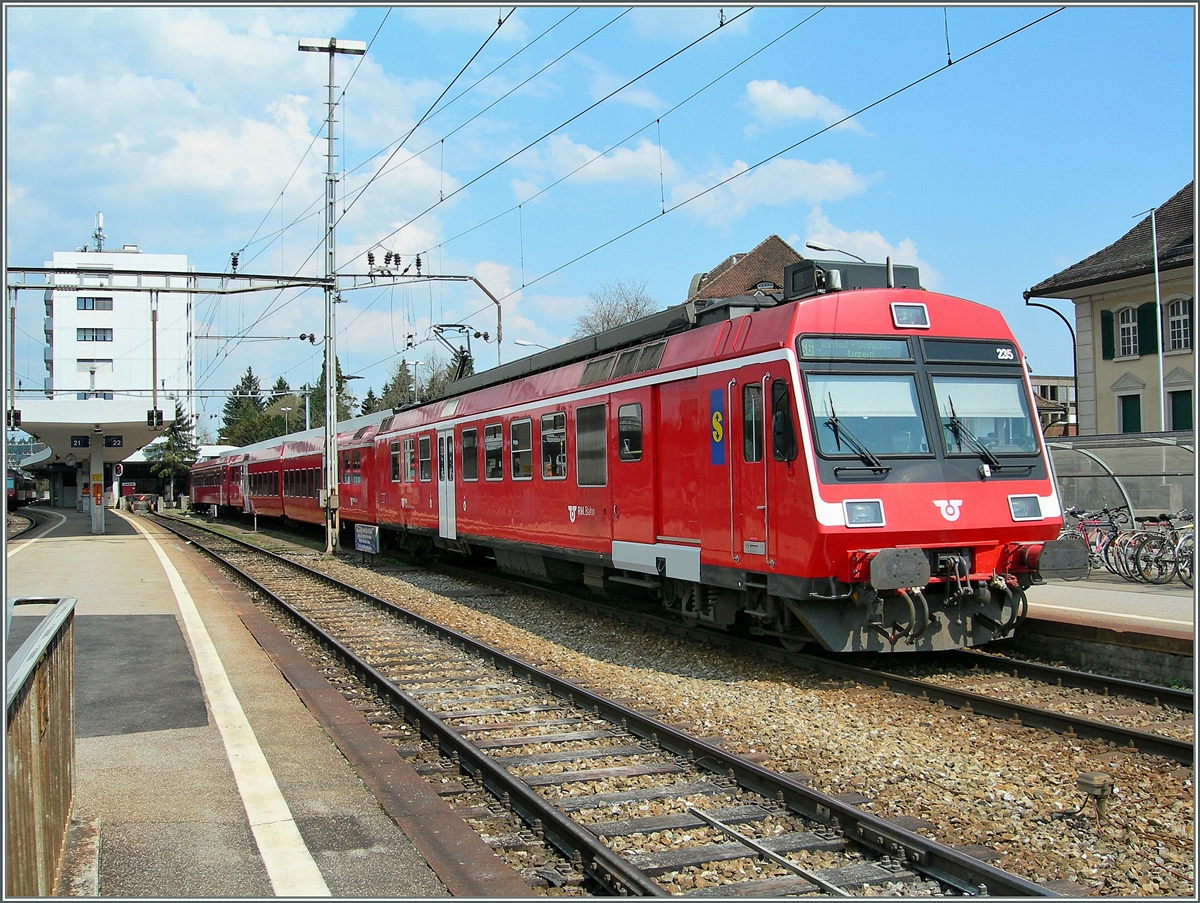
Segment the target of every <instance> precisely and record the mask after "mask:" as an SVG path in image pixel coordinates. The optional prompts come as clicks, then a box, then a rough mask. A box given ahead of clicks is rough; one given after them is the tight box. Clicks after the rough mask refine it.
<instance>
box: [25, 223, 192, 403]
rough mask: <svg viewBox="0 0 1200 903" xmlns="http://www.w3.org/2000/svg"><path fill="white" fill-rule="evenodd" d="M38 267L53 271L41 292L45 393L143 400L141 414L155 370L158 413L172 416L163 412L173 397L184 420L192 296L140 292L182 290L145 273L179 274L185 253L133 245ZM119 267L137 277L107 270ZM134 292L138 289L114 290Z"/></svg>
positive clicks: (66, 256)
mask: <svg viewBox="0 0 1200 903" xmlns="http://www.w3.org/2000/svg"><path fill="white" fill-rule="evenodd" d="M46 266H47V267H53V268H54V269H55V270H57V271H59V272H56V273H55V274H54V284H55V286H57V287H56V288H54V289H47V290H46V296H45V305H46V316H45V321H44V326H43V329H44V331H45V335H46V348H45V354H44V359H45V365H46V380H45V391H46V396H47V397H49V398H53V399H55V400H60V399H62V400H66V399H72V398H73V399H77V400H79V401H115V400H117V399H118V398H122V399H144V403H143V402H140V401H139V404H140V405H142V406H143V407H145V408H147V409H149V408H150V407H151V400H152V396H153V393H152V391H151V390H152V389H153V387H154V384H153V380H154V378H155V375H156V371H157V379H158V390H159V407H160V408H162V409H163V411H164V415H165V416H166V417H168V418H170V417H173V416H174V402H172V403H171V404H170V405H169V407H170V408H171V410H170V411H167V410H166V408H167V407H168V405H167V404H165V403H164V400H165V399H166V396H174V397H175V398H178V399H179V400H180V401H181V402H183V405H184V411H185V413H187V414H189V415H190V414H191V405H192V391H191V390H192V381H193V374H192V360H191V351H190V349H191V336H192V295H191V294H185V293H177V292H167V291H162V292H150V291H146V290H145V289H146V288H157V287H160V286H161V287H163V288H167V287H170V288H187V287H188V281H189V280H188V279H187V278H186V277H185V276H162V277H148V276H147V274H153V273H186V272H188V269H189V268H188V261H187V256H186V255H184V254H144V253H142V252H141V251H139V250H138V248H137V246H136V245H125V246H124V247H123V248H122V249H121V250H119V251H56V252H55V254H54V260H53V261H47V262H46ZM64 269H66V270H70V271H73V272H66V273H64V272H61V271H62V270H64ZM121 270H137V271H138V275H121V274H120V273H119V272H114V271H121ZM138 287H141V288H142V289H143V290H142V291H130V290H126V291H122V288H125V289H135V288H138ZM155 305H156V306H157V314H158V316H157V330H155V325H156V324H155V323H154V322H153V321H152V315H153V307H154V306H155ZM156 331H157V336H155V332H156ZM156 351H157V367H156V366H155V360H154V358H155V352H156Z"/></svg>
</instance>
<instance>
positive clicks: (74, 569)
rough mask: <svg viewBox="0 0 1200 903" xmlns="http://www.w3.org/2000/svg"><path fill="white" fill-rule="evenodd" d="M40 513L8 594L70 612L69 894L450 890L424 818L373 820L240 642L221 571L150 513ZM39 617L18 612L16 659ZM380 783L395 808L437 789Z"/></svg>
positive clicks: (344, 765) (251, 649)
mask: <svg viewBox="0 0 1200 903" xmlns="http://www.w3.org/2000/svg"><path fill="white" fill-rule="evenodd" d="M41 510H42V511H43V513H44V514H45V515H46V516H48V522H47V523H46V524H43V525H42V526H41V527H39V528H37V529H35V530H33V531H31V532H30V533H27V534H25V536H23V537H21V538H20V539H18V540H15V541H14V542H12V543H10V544H9V545H8V548H7V595H8V596H10V597H11V596H43V597H44V596H55V597H63V596H73V597H75V598H76V599H77V600H78V604H77V607H76V612H75V650H76V653H75V680H76V743H75V756H76V759H75V769H76V773H75V794H74V826H73V832H72V834H73V838H74V839H72V840H70V841H68V849H67V852H66V858H67V859H68V860H69V861H70V862H69V869H68V870H69V871H70V872H71V874H72V879H71V881H72V884H71V886H69V887H66V888H62V893H63V895H68V894H74V895H101V896H115V897H144V896H150V897H227V896H233V897H264V896H296V897H312V896H328V895H333V896H339V897H436V896H448V895H451V894H453V893H459V892H460V891H458V890H456V889H455V888H454V887H452V886H451V887H448V886H447V884H446V883H445V882H444V881H443V880H442V879H441V878H439V875H438V873H437V872H436V871H435V869H434V868H433V867H432V866H431V865H430V864H429V856H428V855H427V854H426V855H423V854H422V852H420V849H419V848H418V846H417V845H414V842H413V839H412V837H411V835H412V834H419V829H418V828H415V827H414V825H415V824H416V822H417V821H419V817H418V816H419V814H420V813H419V807H417V809H414V810H413V811H412V812H410V815H411V816H413V817H412V818H410V819H409V820H408V821H409V823H408V824H407V825H405V821H404V820H403V819H402V820H401V821H400V822H397V821H396V820H395V819H394V817H389V814H388V813H387V812H385V811H384V809H383V808H381V804H380V803H379V802H378V801H377V797H376V795H374V794H373V793H372V791H371V790H369V789H368V788H367V786H365V785H364V782H363V781H364V779H363V778H362V777H361V772H362V770H363V769H362V768H356V767H352V766H351V764H350V762H348V761H347V759H346V758H345V757H344V756H343V755H342V753H341V752H340V751H339V747H338V746H337V745H335V743H334V742H333V741H332V740H331V733H327V729H326V728H324V727H323V726H322V724H321V723H319V722H318V721H317V720H316V719H315V718H314V716H313V715H312V714H311V713H310V711H309V709H308V708H306V706H305V703H304V702H303V701H302V699H301V696H299V695H298V693H297V689H296V688H294V687H293V686H292V685H291V684H289V683H288V681H287V680H285V678H284V676H283V675H282V674H281V673H280V670H279V669H278V668H277V666H276V664H275V663H274V661H273V660H272V657H270V656H269V655H268V653H267V652H266V651H265V650H264V648H263V647H262V646H260V644H259V641H257V640H256V638H255V636H254V635H252V634H251V632H250V631H249V630H248V629H247V626H246V624H245V623H243V620H242V618H241V617H239V614H238V612H237V608H238V606H239V605H244V604H249V602H248V600H247V599H246V598H245V596H244V595H242V594H241V592H240V590H239V589H238V588H237V587H236V586H234V585H233V584H232V583H230V582H229V581H228V580H225V579H224V577H223V575H222V574H221V572H220V571H219V570H218V569H216V568H215V567H214V566H213V565H212V564H211V563H209V562H208V561H207V560H205V559H203V558H202V557H201V556H200V555H198V554H197V553H194V552H192V551H190V550H189V549H187V547H186V546H185V544H184V543H182V542H181V541H179V540H178V539H177V538H176V537H174V536H173V535H171V534H168V533H166V532H164V531H162V530H161V528H157V527H156V525H155V524H154V523H153V521H152V520H151V519H149V518H140V517H137V516H133V515H127V514H125V513H120V514H115V513H112V512H109V515H110V516H108V517H106V529H107V531H108V532H107V533H106V534H104V535H92V533H91V521H90V518H89V517H88V516H87V515H83V514H78V513H76V512H73V511H59V510H56V509H41ZM143 531H146V532H143ZM147 532H148V533H149V534H150V536H147V535H146V533H147ZM238 596H240V597H241V598H240V599H239V598H237V597H238ZM26 609H34V610H32V611H29V610H26ZM36 609H40V611H37V610H36ZM46 610H47V609H46V608H45V607H41V606H18V607H17V609H16V613H15V615H14V617H13V627H12V631H11V633H10V635H9V639H8V643H7V647H6V649H7V654H8V655H11V654H12V653H13V652H14V651H15V650H16V649H17V648H18V647H19V645H20V643H21V641H22V640H23V639H24V637H25V636H27V635H28V634H29V632H30V631H31V630H32V629H33V626H34V625H35V624H36V622H37V620H39V614H40V613H44V612H45V611H46ZM263 620H264V621H265V619H263ZM272 629H273V628H272ZM313 674H314V675H315V674H316V672H315V671H314V672H313ZM321 682H324V681H323V679H321ZM325 686H326V687H328V684H325ZM333 695H335V696H337V699H338V700H339V701H341V697H340V695H339V694H336V691H333ZM345 705H346V707H347V708H349V704H348V703H345ZM349 711H350V714H351V715H353V714H354V712H353V709H349ZM344 720H346V721H347V723H350V720H351V719H349V718H346V719H344ZM358 720H359V721H361V722H362V724H363V727H364V728H365V730H366V732H367V733H370V734H372V735H373V734H374V731H372V730H370V728H369V726H366V723H365V721H363V719H362V718H361V716H359V717H358ZM379 742H381V743H382V741H379ZM396 759H397V761H401V762H402V760H399V758H398V757H396ZM410 770H411V769H410ZM401 771H402V769H401ZM389 774H390V775H391V777H390V778H389V779H388V780H389V781H390V782H391V783H390V784H389V785H388V786H389V788H390V791H391V792H392V793H393V794H394V795H395V796H396V797H397V798H398V799H400V800H401V802H402V804H403V801H404V800H411V799H418V798H420V797H421V794H422V793H428V792H430V791H428V790H424V791H422V790H419V789H417V788H415V787H414V788H412V792H411V793H409V792H408V788H406V787H405V786H404V785H403V782H402V781H401V780H400V777H402V776H403V775H401V774H400V771H397V770H396V769H395V768H393V769H392V772H390V773H389ZM398 775H399V776H400V777H398ZM414 775H415V773H414ZM417 780H420V779H417ZM422 783H423V782H422ZM426 786H427V785H426ZM439 802H440V801H439ZM442 805H443V806H444V804H442ZM402 825H405V826H406V828H407V832H408V833H406V830H404V829H402V827H401V826H402ZM80 826H83V828H82V830H78V829H79V828H80ZM419 839H420V838H419ZM426 847H428V844H426ZM497 862H499V860H497ZM501 865H502V864H501ZM509 874H510V875H511V872H510V873H509ZM89 885H91V886H89Z"/></svg>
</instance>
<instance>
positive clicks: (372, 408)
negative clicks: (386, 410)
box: [362, 388, 383, 414]
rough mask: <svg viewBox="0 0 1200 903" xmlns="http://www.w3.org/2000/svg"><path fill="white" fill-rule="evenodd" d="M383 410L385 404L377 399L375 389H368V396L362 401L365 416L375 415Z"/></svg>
mask: <svg viewBox="0 0 1200 903" xmlns="http://www.w3.org/2000/svg"><path fill="white" fill-rule="evenodd" d="M382 410H383V402H382V401H380V400H379V399H378V398H377V397H376V395H375V390H374V389H373V388H372V389H367V394H366V395H364V396H363V400H362V412H363V413H364V414H374V413H375V412H376V411H382Z"/></svg>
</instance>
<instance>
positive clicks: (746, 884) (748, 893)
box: [680, 862, 920, 897]
mask: <svg viewBox="0 0 1200 903" xmlns="http://www.w3.org/2000/svg"><path fill="white" fill-rule="evenodd" d="M814 874H816V876H817V877H818V878H820V879H821V880H822V881H825V882H827V883H828V884H832V885H833V886H834V887H846V888H850V887H863V886H872V885H878V884H891V883H904V884H911V883H913V882H915V881H918V880H920V879H919V876H917V875H915V874H913V873H912V872H910V871H908V870H907V869H905V868H903V867H893V868H887V867H885V866H882V865H877V864H876V863H873V862H861V863H855V864H854V865H848V866H844V867H842V868H831V869H817V870H816V871H815V872H814ZM818 889H819V888H818V887H817V886H816V885H815V884H813V883H812V882H811V881H808V880H807V879H805V878H801V877H800V876H799V875H783V876H780V877H778V878H760V879H758V880H756V881H742V882H738V883H736V884H718V885H715V886H713V887H701V888H696V889H695V890H689V891H685V892H684V893H683V894H681V895H680V896H684V897H785V896H798V895H801V894H810V893H813V892H815V891H817V890H818Z"/></svg>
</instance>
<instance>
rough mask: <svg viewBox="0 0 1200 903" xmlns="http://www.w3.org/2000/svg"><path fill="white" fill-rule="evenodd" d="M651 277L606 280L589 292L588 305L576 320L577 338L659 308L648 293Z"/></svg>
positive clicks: (622, 323) (636, 318) (650, 312)
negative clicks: (637, 279) (647, 286)
mask: <svg viewBox="0 0 1200 903" xmlns="http://www.w3.org/2000/svg"><path fill="white" fill-rule="evenodd" d="M646 283H647V280H645V279H643V280H642V281H641V282H635V281H633V280H632V279H629V280H625V279H618V280H616V281H615V282H605V283H603V284H602V285H601V286H600V288H599V289H597V290H596V291H594V292H588V304H587V307H586V308H585V309H584V311H583V313H581V314H580V315H579V316H578V317H577V318H576V319H575V332H573V333H572V334H571V338H573V339H582V338H583V337H584V336H589V335H596V334H597V333H600V332H604V331H605V330H606V329H612V328H613V327H615V326H624V325H625V324H626V323H632V322H633V321H634V320H640V319H641V318H642V317H645V316H647V315H649V314H652V313H654V312H655V311H656V310H658V304H657V302H655V300H654V299H653V298H651V297H650V296H649V295H648V294H647V293H646Z"/></svg>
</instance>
